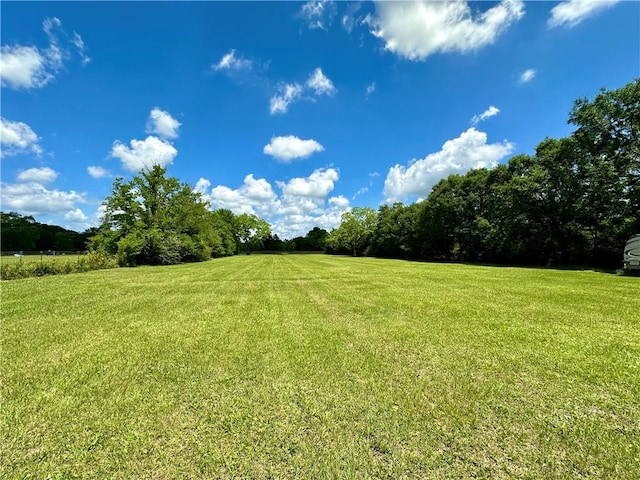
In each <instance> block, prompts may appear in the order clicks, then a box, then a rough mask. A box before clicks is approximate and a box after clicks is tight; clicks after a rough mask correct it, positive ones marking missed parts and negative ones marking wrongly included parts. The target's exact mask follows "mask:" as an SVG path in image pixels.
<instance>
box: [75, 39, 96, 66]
mask: <svg viewBox="0 0 640 480" xmlns="http://www.w3.org/2000/svg"><path fill="white" fill-rule="evenodd" d="M71 43H73V44H74V45H75V47H76V49H77V50H78V55H80V58H81V60H82V64H83V65H86V64H87V63H89V62H90V61H91V58H90V57H89V56H88V55H87V54H86V53H84V51H85V45H84V40H82V37H81V36H80V35H79V34H78V33H77V32H73V38H72V39H71Z"/></svg>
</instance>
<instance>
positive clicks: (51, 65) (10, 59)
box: [0, 17, 91, 89]
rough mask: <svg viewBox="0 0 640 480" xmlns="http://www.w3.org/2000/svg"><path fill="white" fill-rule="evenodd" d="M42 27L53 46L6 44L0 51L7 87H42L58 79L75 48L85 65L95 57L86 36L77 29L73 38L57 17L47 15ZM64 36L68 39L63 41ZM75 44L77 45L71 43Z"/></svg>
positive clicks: (1, 72) (0, 66)
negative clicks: (91, 55)
mask: <svg viewBox="0 0 640 480" xmlns="http://www.w3.org/2000/svg"><path fill="white" fill-rule="evenodd" d="M42 28H43V30H44V32H45V34H46V35H47V38H48V41H49V45H48V46H47V47H46V48H43V49H39V48H38V47H36V46H24V45H3V46H2V48H1V54H0V79H1V82H0V83H1V84H2V86H3V87H9V88H13V89H23V88H24V89H31V88H41V87H43V86H45V85H46V84H47V83H49V82H50V81H51V80H53V79H54V78H55V76H56V75H57V74H58V72H59V71H60V70H62V68H63V67H64V63H65V62H66V61H68V60H69V59H71V57H72V50H74V49H75V51H76V52H77V54H78V55H79V56H80V59H81V62H82V64H83V65H86V64H87V63H88V62H89V61H90V60H91V59H90V58H89V57H88V56H87V55H86V53H85V44H84V41H83V40H82V37H81V36H80V35H79V34H78V33H76V32H73V37H72V38H71V40H66V38H67V37H68V35H67V34H66V32H65V31H64V30H63V29H62V22H61V21H60V19H58V18H56V17H52V18H45V19H44V21H43V22H42ZM60 37H63V38H65V41H63V42H61V41H60V40H59V38H60ZM72 45H73V47H74V48H72V47H71V46H72Z"/></svg>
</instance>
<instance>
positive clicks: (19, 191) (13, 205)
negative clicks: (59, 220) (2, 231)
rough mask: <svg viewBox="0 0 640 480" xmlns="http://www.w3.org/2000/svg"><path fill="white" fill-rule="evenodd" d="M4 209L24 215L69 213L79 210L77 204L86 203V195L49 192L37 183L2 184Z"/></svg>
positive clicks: (72, 192) (73, 192) (71, 192)
mask: <svg viewBox="0 0 640 480" xmlns="http://www.w3.org/2000/svg"><path fill="white" fill-rule="evenodd" d="M0 196H1V197H2V208H4V209H7V210H11V211H16V212H18V213H20V214H22V215H41V214H45V213H59V214H62V213H63V212H68V211H69V210H74V209H75V208H77V207H76V206H75V204H76V202H81V203H86V200H85V197H84V194H81V193H77V192H75V191H73V190H71V191H69V192H64V191H60V190H49V189H47V188H46V187H45V186H44V185H42V184H40V183H36V182H30V183H15V184H6V183H3V184H2V188H1V189H0Z"/></svg>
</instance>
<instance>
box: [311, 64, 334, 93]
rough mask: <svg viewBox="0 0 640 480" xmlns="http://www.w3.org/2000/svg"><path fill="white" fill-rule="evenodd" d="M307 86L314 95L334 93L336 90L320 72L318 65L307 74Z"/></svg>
mask: <svg viewBox="0 0 640 480" xmlns="http://www.w3.org/2000/svg"><path fill="white" fill-rule="evenodd" d="M307 87H309V88H311V89H312V90H313V91H314V92H315V94H316V95H334V94H335V93H336V91H337V90H336V87H334V86H333V82H332V81H331V80H329V77H327V76H326V75H325V74H324V73H322V69H321V68H319V67H318V68H316V69H315V70H314V71H313V73H312V74H311V75H309V79H308V80H307Z"/></svg>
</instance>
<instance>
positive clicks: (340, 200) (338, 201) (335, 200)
mask: <svg viewBox="0 0 640 480" xmlns="http://www.w3.org/2000/svg"><path fill="white" fill-rule="evenodd" d="M329 204H330V205H334V206H336V207H338V208H347V207H348V206H349V199H348V198H346V197H345V196H344V195H338V196H337V197H331V198H330V199H329Z"/></svg>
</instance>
